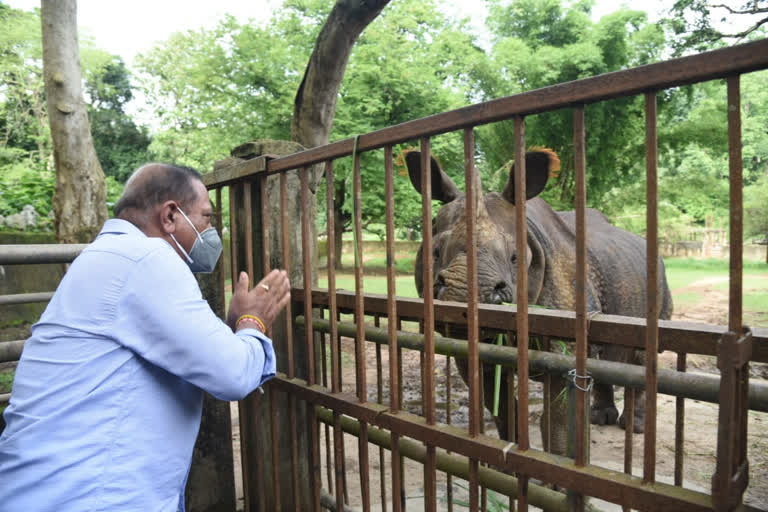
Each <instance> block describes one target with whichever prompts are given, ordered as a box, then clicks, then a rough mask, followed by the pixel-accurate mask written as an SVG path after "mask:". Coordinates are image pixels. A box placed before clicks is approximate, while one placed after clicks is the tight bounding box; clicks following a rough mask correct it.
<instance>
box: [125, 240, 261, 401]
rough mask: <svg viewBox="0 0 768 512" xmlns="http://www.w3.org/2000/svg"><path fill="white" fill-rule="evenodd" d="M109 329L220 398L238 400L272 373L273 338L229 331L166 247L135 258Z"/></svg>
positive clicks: (252, 331)
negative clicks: (137, 258)
mask: <svg viewBox="0 0 768 512" xmlns="http://www.w3.org/2000/svg"><path fill="white" fill-rule="evenodd" d="M112 334H113V336H114V337H115V339H116V340H117V341H118V342H119V343H120V344H122V345H123V346H125V347H127V348H128V349H130V350H132V351H133V352H135V353H136V354H138V355H139V356H141V357H142V358H143V359H145V360H147V361H149V362H150V363H152V364H154V365H156V366H159V367H161V368H163V369H164V370H166V371H168V372H170V373H172V374H174V375H177V376H178V377H180V378H182V379H184V380H186V381H188V382H190V383H192V384H194V385H196V386H197V387H199V388H201V389H203V390H205V391H207V392H209V393H211V394H212V395H214V396H215V397H217V398H219V399H221V400H240V399H242V398H243V397H245V396H246V395H247V394H248V393H250V392H251V391H253V390H254V389H256V388H257V387H258V386H260V385H261V384H262V383H263V382H265V381H266V380H268V379H269V378H271V377H273V376H274V375H275V370H276V368H275V353H274V350H273V347H272V340H270V339H269V338H268V337H267V336H265V335H264V334H262V333H261V332H260V331H258V330H256V329H242V330H240V331H238V333H237V334H235V333H233V332H232V330H231V329H230V328H229V326H227V325H226V324H225V323H224V322H223V321H222V320H221V319H219V318H218V317H217V316H216V315H215V314H214V312H213V311H212V310H211V308H210V306H209V305H208V303H207V302H206V301H205V300H204V299H203V297H202V294H201V293H200V287H199V286H198V284H197V281H196V280H195V278H194V276H193V275H192V273H191V272H190V271H189V268H188V267H187V266H186V265H185V264H184V263H183V262H182V261H181V260H180V258H179V257H178V255H177V254H176V253H175V252H174V251H173V250H172V249H171V248H170V247H168V248H167V249H166V248H165V247H163V248H161V249H157V250H155V251H152V252H151V253H150V254H148V255H147V256H146V257H144V258H142V260H140V261H139V262H137V263H136V269H135V270H134V271H133V273H132V274H131V276H130V277H129V279H128V280H127V282H126V285H125V289H124V293H123V294H122V297H121V298H120V301H119V305H118V310H117V317H116V319H115V326H114V330H113V333H112Z"/></svg>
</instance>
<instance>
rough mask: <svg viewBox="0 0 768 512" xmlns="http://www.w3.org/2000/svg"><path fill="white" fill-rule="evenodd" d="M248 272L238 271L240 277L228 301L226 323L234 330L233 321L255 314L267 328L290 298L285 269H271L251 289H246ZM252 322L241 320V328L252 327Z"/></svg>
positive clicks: (289, 284)
mask: <svg viewBox="0 0 768 512" xmlns="http://www.w3.org/2000/svg"><path fill="white" fill-rule="evenodd" d="M248 284H249V283H248V274H246V273H245V272H240V278H239V279H238V281H237V283H236V284H235V292H234V293H233V294H232V300H231V301H230V302H229V314H228V315H227V324H229V326H230V327H231V328H232V330H233V331H234V330H235V329H236V328H237V326H236V325H235V322H237V319H238V318H240V316H242V315H253V316H257V317H259V318H260V319H261V321H262V322H264V327H266V329H267V330H269V328H270V326H271V325H272V322H274V321H275V317H276V316H277V315H278V314H279V313H280V311H282V310H283V308H284V307H285V306H286V304H288V301H289V300H291V283H290V282H289V281H288V274H287V273H286V272H285V270H273V271H272V272H270V273H269V274H268V275H267V277H265V278H264V279H262V280H261V282H259V284H257V285H256V286H255V287H254V288H253V289H252V290H250V291H249V290H248ZM255 325H256V324H255V323H253V322H242V323H241V328H244V327H254V326H255Z"/></svg>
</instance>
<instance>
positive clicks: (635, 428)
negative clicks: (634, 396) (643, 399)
mask: <svg viewBox="0 0 768 512" xmlns="http://www.w3.org/2000/svg"><path fill="white" fill-rule="evenodd" d="M632 423H633V425H632V432H634V433H635V434H642V433H643V432H644V431H645V418H644V417H640V416H637V415H635V421H633V422H632ZM619 426H620V427H621V428H623V429H626V428H627V421H626V417H625V416H624V414H622V415H621V418H619Z"/></svg>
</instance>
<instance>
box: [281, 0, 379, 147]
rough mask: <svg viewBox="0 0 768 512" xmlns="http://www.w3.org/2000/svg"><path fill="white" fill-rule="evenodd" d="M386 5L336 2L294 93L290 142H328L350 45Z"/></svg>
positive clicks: (374, 1)
mask: <svg viewBox="0 0 768 512" xmlns="http://www.w3.org/2000/svg"><path fill="white" fill-rule="evenodd" d="M388 3H389V0H337V2H336V5H334V6H333V9H332V10H331V12H330V14H329V15H328V19H327V20H326V21H325V24H324V25H323V28H322V30H321V31H320V34H319V35H318V36H317V41H316V42H315V49H314V50H313V51H312V56H311V57H310V58H309V63H308V64H307V69H306V71H305V72H304V78H303V79H302V81H301V85H300V86H299V90H298V91H297V93H296V100H295V101H294V109H293V123H292V125H291V140H293V141H296V142H298V143H299V144H301V145H302V146H304V147H305V148H312V147H316V146H322V145H323V144H327V143H328V138H329V136H330V134H331V128H333V116H334V115H335V114H336V99H337V95H338V92H339V87H340V86H341V80H342V79H343V78H344V71H345V70H346V68H347V61H348V60H349V54H350V53H351V52H352V46H353V45H354V44H355V41H357V38H358V37H359V36H360V34H361V33H362V31H363V29H365V27H367V26H368V24H369V23H370V22H371V21H373V19H374V18H376V16H378V15H379V13H380V12H381V10H382V9H384V7H385V6H386V5H387V4H388Z"/></svg>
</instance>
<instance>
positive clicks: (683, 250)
mask: <svg viewBox="0 0 768 512" xmlns="http://www.w3.org/2000/svg"><path fill="white" fill-rule="evenodd" d="M659 250H660V251H661V255H662V256H663V257H664V258H674V257H688V258H722V259H725V258H728V256H729V254H730V247H729V246H727V245H715V246H709V247H707V245H706V244H705V243H704V242H702V241H701V240H685V241H681V242H675V243H671V244H669V243H660V244H659ZM765 251H766V248H765V245H758V244H750V245H744V259H745V260H751V261H765Z"/></svg>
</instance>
